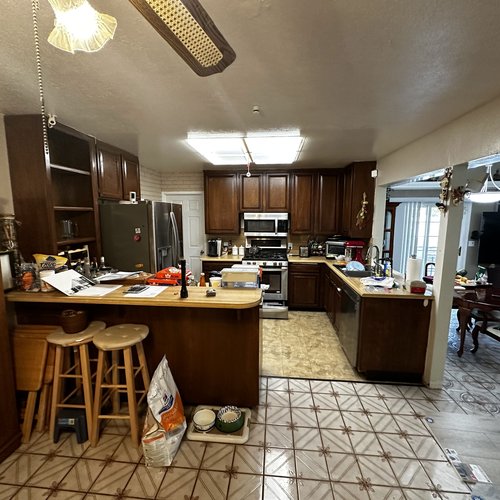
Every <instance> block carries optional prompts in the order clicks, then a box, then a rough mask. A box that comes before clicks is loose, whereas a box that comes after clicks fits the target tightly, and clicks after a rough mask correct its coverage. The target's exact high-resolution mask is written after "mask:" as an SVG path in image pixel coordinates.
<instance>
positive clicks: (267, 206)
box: [264, 172, 289, 212]
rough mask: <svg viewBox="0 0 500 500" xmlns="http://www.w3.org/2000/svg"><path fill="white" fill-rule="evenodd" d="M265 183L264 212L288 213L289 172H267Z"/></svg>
mask: <svg viewBox="0 0 500 500" xmlns="http://www.w3.org/2000/svg"><path fill="white" fill-rule="evenodd" d="M264 182H265V184H264V210H265V211H266V212H288V211H289V203H288V194H289V193H288V183H289V174H288V172H267V173H266V176H265V179H264Z"/></svg>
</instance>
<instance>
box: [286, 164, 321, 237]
mask: <svg viewBox="0 0 500 500" xmlns="http://www.w3.org/2000/svg"><path fill="white" fill-rule="evenodd" d="M291 183H292V184H291V191H292V192H291V197H290V218H291V221H290V230H291V233H292V234H308V235H312V234H313V232H314V212H315V204H314V195H313V193H314V185H315V173H313V172H307V173H306V172H300V173H299V172H297V173H293V174H292V175H291Z"/></svg>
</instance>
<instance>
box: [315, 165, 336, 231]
mask: <svg viewBox="0 0 500 500" xmlns="http://www.w3.org/2000/svg"><path fill="white" fill-rule="evenodd" d="M339 179H340V176H339V174H338V173H337V172H335V173H324V172H320V173H319V174H318V193H317V197H316V199H317V201H318V211H317V216H316V230H315V233H316V234H318V235H325V236H328V235H333V234H336V233H338V232H339V229H340V228H339V210H340V207H341V205H340V198H341V197H340V193H341V189H340V181H339Z"/></svg>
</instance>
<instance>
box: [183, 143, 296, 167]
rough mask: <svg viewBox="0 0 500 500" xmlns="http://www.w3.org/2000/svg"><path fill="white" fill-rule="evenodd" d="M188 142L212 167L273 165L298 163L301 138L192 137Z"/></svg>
mask: <svg viewBox="0 0 500 500" xmlns="http://www.w3.org/2000/svg"><path fill="white" fill-rule="evenodd" d="M187 143H188V144H189V145H190V146H191V147H192V148H193V149H195V150H196V151H197V152H198V153H200V154H201V155H202V156H204V157H205V158H206V159H207V160H208V161H209V162H211V163H212V164H214V165H247V164H249V163H255V164H256V165H276V164H284V165H285V164H291V163H293V162H294V161H295V160H297V158H298V156H299V154H300V151H301V149H302V145H303V143H304V138H303V137H300V136H299V137H281V136H279V137H273V136H266V137H245V138H242V137H203V138H201V137H196V138H194V137H191V138H189V139H187Z"/></svg>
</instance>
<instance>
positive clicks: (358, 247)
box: [345, 240, 365, 264]
mask: <svg viewBox="0 0 500 500" xmlns="http://www.w3.org/2000/svg"><path fill="white" fill-rule="evenodd" d="M364 246H365V242H364V241H358V240H349V241H347V242H346V244H345V256H346V258H347V259H350V260H357V261H358V262H361V263H362V264H363V248H364Z"/></svg>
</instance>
